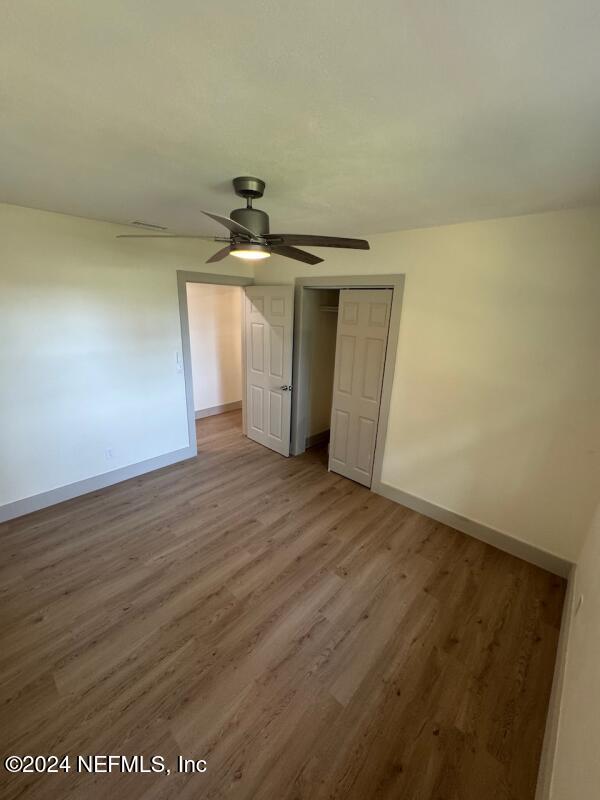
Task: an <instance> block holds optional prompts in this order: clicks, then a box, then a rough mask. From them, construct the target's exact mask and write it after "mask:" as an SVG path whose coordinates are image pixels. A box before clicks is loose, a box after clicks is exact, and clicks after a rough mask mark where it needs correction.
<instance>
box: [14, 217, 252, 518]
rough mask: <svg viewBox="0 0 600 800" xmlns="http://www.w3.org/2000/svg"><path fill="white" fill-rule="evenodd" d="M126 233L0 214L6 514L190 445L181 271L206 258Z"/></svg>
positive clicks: (189, 246) (79, 222)
mask: <svg viewBox="0 0 600 800" xmlns="http://www.w3.org/2000/svg"><path fill="white" fill-rule="evenodd" d="M125 231H126V232H129V233H130V232H131V228H123V227H120V226H117V225H111V224H109V223H104V222H93V221H91V220H85V219H79V218H76V217H69V216H65V215H62V214H52V213H48V212H43V211H34V210H31V209H25V208H20V207H17V206H9V205H0V506H2V505H4V504H6V503H10V502H12V501H15V500H20V499H23V498H26V497H30V496H32V495H36V494H39V493H41V492H45V491H48V490H50V489H55V488H57V487H61V486H65V485H67V484H70V483H74V482H76V481H79V480H82V479H84V478H88V477H91V476H96V475H100V474H102V473H105V472H109V471H111V470H113V469H116V468H118V467H122V466H126V465H129V464H135V463H137V462H140V461H144V460H146V459H149V458H153V457H155V456H158V455H162V454H165V453H169V452H172V451H174V450H178V449H180V448H184V447H186V446H187V445H188V427H187V416H186V402H185V387H184V376H183V373H182V372H178V371H177V364H176V353H177V352H178V351H179V352H180V351H181V334H180V321H179V305H178V298H177V280H176V270H177V269H187V270H196V269H206V267H205V265H204V262H205V260H206V258H207V257H208V256H209V255H210V254H211V253H212V252H213V251H214V245H213V246H211V243H204V242H189V241H184V242H179V243H175V242H172V241H166V242H158V241H157V240H152V239H150V240H148V241H145V242H144V241H138V242H134V241H128V240H118V239H115V235H116V234H117V233H122V232H125ZM230 261H232V259H230ZM208 271H210V272H218V271H221V272H224V273H235V274H246V275H248V274H249V269H248V267H245V266H244V265H243V264H240V263H237V262H236V263H235V264H232V263H229V262H224V264H223V265H221V266H220V265H215V264H212V265H210V269H209V270H208ZM107 451H110V454H107Z"/></svg>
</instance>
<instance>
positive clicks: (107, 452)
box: [104, 447, 115, 461]
mask: <svg viewBox="0 0 600 800" xmlns="http://www.w3.org/2000/svg"><path fill="white" fill-rule="evenodd" d="M104 457H105V458H106V460H107V461H110V460H111V459H112V458H114V457H115V454H114V453H113V449H112V447H107V448H106V450H105V451H104Z"/></svg>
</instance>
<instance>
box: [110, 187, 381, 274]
mask: <svg viewBox="0 0 600 800" xmlns="http://www.w3.org/2000/svg"><path fill="white" fill-rule="evenodd" d="M233 188H234V190H235V193H236V194H237V195H238V196H239V197H244V198H245V200H246V208H236V209H234V210H233V211H232V212H231V216H230V217H223V216H221V215H220V214H213V213H210V212H209V211H202V213H203V214H205V215H206V216H207V217H210V218H211V219H214V220H215V221H216V222H219V223H220V224H221V225H223V226H224V227H225V228H227V230H228V231H229V236H228V237H226V236H185V235H182V236H180V235H178V234H156V233H155V234H152V233H151V234H129V233H126V234H120V235H119V236H117V239H210V240H211V241H215V242H227V244H226V245H225V247H222V248H221V249H220V250H217V252H216V253H215V254H214V255H213V256H211V257H210V258H209V259H208V260H207V262H206V263H207V264H212V263H214V262H215V261H221V260H222V259H223V258H225V257H226V256H228V255H230V254H231V255H232V256H236V257H237V258H244V259H247V260H248V261H258V260H260V259H263V258H268V257H269V256H270V255H271V254H272V253H275V254H276V255H278V256H285V257H286V258H293V259H294V260H295V261H302V262H304V263H305V264H320V263H321V262H322V261H323V259H322V258H319V257H318V256H315V255H313V254H312V253H307V252H306V250H301V249H300V248H299V247H296V245H308V246H309V247H311V246H312V247H345V248H346V247H347V248H351V249H353V250H368V249H369V243H368V242H367V241H366V240H365V239H345V238H343V237H339V236H310V235H305V234H299V233H269V215H268V214H266V213H265V212H264V211H261V210H260V209H258V208H253V207H252V201H253V200H256V199H257V198H259V197H262V196H263V194H264V191H265V182H264V181H262V180H261V179H260V178H250V177H241V178H234V179H233Z"/></svg>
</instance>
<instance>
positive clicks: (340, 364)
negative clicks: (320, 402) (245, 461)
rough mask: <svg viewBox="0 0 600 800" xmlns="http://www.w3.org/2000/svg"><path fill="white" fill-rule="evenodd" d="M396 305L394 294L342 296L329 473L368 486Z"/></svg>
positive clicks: (347, 291)
mask: <svg viewBox="0 0 600 800" xmlns="http://www.w3.org/2000/svg"><path fill="white" fill-rule="evenodd" d="M391 304H392V290H391V289H342V290H341V291H340V305H339V309H338V325H337V339H336V347H335V373H334V379H333V403H332V408H331V434H330V442H329V469H330V470H332V471H333V472H338V473H339V474H340V475H345V476H346V477H347V478H351V479H352V480H354V481H357V482H358V483H362V484H363V485H364V486H369V487H370V486H371V478H372V475H373V456H374V454H375V440H376V436H377V425H378V422H379V405H380V401H381V387H382V384H383V367H384V363H385V351H386V347H387V336H388V328H389V324H390V309H391Z"/></svg>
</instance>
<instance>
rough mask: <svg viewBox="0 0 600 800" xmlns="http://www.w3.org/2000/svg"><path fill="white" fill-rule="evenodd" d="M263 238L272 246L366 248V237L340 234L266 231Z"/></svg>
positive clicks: (367, 244)
mask: <svg viewBox="0 0 600 800" xmlns="http://www.w3.org/2000/svg"><path fill="white" fill-rule="evenodd" d="M265 239H266V240H267V241H268V242H269V243H270V244H271V245H273V246H277V247H278V246H279V245H280V244H284V245H287V244H290V245H295V244H301V245H309V246H312V247H348V248H351V249H353V250H368V249H369V243H368V242H367V240H366V239H346V238H344V237H342V236H309V235H306V234H303V233H268V234H267V235H266V236H265Z"/></svg>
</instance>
